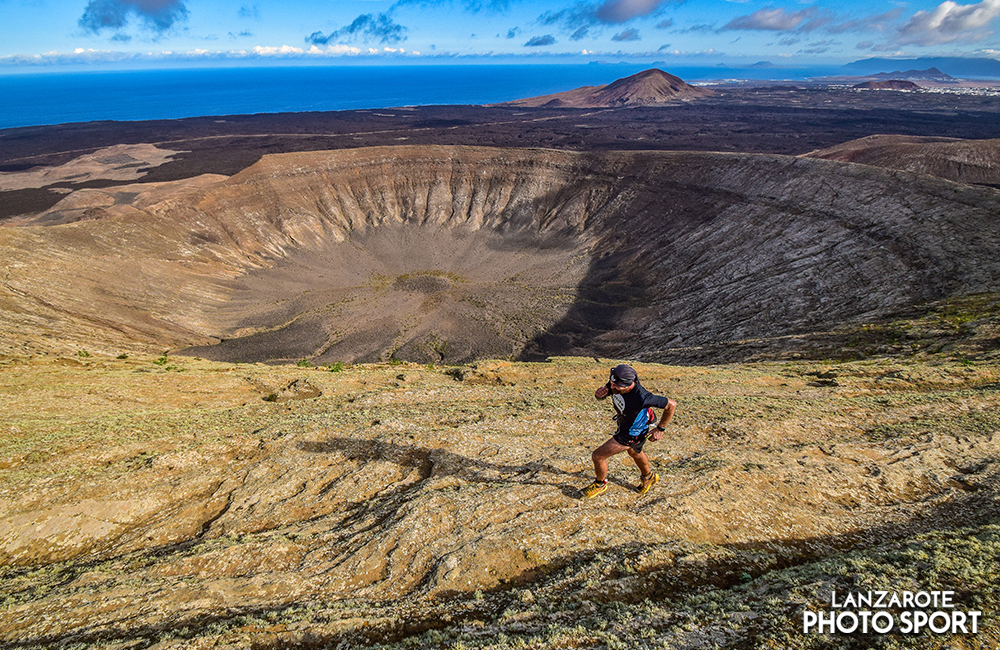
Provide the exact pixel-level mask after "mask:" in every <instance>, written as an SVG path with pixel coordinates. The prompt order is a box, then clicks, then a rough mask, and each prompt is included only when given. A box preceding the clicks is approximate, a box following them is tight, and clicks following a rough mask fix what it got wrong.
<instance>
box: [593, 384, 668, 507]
mask: <svg viewBox="0 0 1000 650" xmlns="http://www.w3.org/2000/svg"><path fill="white" fill-rule="evenodd" d="M608 395H611V403H612V405H613V406H614V407H615V413H616V415H615V420H617V421H618V431H617V432H616V433H615V435H614V436H613V437H612V438H611V439H610V440H608V441H607V442H605V443H604V444H603V445H601V446H600V447H598V448H597V449H595V450H594V453H593V454H591V456H590V457H591V459H592V460H593V461H594V473H595V474H596V475H597V476H596V480H595V481H594V482H593V483H591V484H590V485H588V486H587V487H586V488H584V489H583V496H584V497H586V498H588V499H589V498H592V497H596V496H597V495H598V494H601V493H603V492H604V491H605V490H607V489H608V459H609V458H611V457H612V456H614V455H615V454H620V453H622V452H623V451H627V452H628V455H629V456H631V457H632V460H634V461H635V464H636V465H638V466H639V471H640V472H641V477H640V483H639V494H646V493H647V492H649V489H650V488H651V487H653V486H654V485H656V482H657V481H658V480H660V477H659V475H658V474H656V473H655V472H654V471H653V468H652V467H651V466H650V464H649V458H647V457H646V452H644V451H643V450H642V446H643V445H644V444H645V443H646V440H647V438H648V439H649V440H653V441H654V442H655V441H656V440H659V439H660V438H662V437H663V429H664V427H666V426H667V424H669V422H670V420H671V418H673V417H674V411H676V410H677V402H675V401H674V400H672V399H668V398H666V397H661V396H660V395H654V394H653V393H650V392H649V391H648V390H646V389H645V388H643V387H642V385H641V384H640V383H639V376H638V375H637V374H636V372H635V369H634V368H632V366H627V365H625V364H621V365H617V366H615V367H614V368H612V369H611V378H610V379H609V380H608V383H607V384H605V385H604V386H601V387H600V388H598V389H597V390H596V391H595V392H594V397H596V398H597V399H604V398H606V397H607V396H608ZM653 408H661V409H663V414H662V415H660V421H659V422H658V423H657V425H656V427H654V428H653V429H650V428H649V425H650V424H652V423H653V422H655V421H656V414H655V413H654V412H653ZM650 434H651V435H650Z"/></svg>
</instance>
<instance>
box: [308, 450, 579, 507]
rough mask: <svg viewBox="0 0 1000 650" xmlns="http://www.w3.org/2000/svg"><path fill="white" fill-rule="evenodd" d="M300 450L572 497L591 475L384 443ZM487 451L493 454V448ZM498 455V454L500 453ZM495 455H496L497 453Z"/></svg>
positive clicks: (541, 464)
mask: <svg viewBox="0 0 1000 650" xmlns="http://www.w3.org/2000/svg"><path fill="white" fill-rule="evenodd" d="M298 447H299V449H301V450H302V451H306V452H309V453H314V454H340V455H342V456H343V457H344V458H345V459H347V460H352V461H356V462H359V463H371V462H375V461H388V462H391V463H395V464H397V465H399V466H400V467H405V468H410V469H416V470H417V471H418V474H419V476H420V478H421V480H422V479H427V478H431V477H433V476H457V477H459V478H461V479H463V480H465V481H469V482H472V483H495V482H501V481H503V482H514V483H521V484H523V485H551V486H555V487H558V488H559V490H560V491H561V492H562V493H563V494H564V495H566V496H568V497H574V498H575V497H579V496H580V489H581V486H582V485H585V483H583V482H585V481H586V480H587V478H588V477H589V474H588V473H587V472H583V471H580V472H569V471H566V470H564V469H560V468H558V467H555V466H553V465H551V464H549V463H544V462H542V461H531V462H527V463H523V464H520V465H513V464H511V465H507V464H503V463H494V462H490V461H487V460H482V459H479V458H469V457H467V456H462V455H460V454H456V453H454V452H451V451H447V450H445V449H427V448H424V447H418V446H416V445H402V444H396V443H392V442H385V441H382V440H362V439H356V438H328V439H326V440H321V441H302V442H299V443H298ZM484 451H492V450H490V449H489V448H486V449H484ZM497 451H498V450H497ZM494 453H495V452H494ZM545 475H552V477H561V478H569V477H573V478H574V479H576V481H577V482H576V483H573V484H570V483H561V482H560V483H557V482H553V481H552V480H546V479H545V478H544V477H545Z"/></svg>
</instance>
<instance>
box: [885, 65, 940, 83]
mask: <svg viewBox="0 0 1000 650" xmlns="http://www.w3.org/2000/svg"><path fill="white" fill-rule="evenodd" d="M869 76H871V77H874V78H875V79H878V80H881V81H898V80H904V79H905V80H907V81H944V82H948V81H954V80H955V77H953V76H951V75H950V74H945V73H944V72H941V71H940V70H938V69H937V68H927V69H926V70H907V71H906V72H900V71H899V70H896V71H894V72H880V73H878V74H873V75H869Z"/></svg>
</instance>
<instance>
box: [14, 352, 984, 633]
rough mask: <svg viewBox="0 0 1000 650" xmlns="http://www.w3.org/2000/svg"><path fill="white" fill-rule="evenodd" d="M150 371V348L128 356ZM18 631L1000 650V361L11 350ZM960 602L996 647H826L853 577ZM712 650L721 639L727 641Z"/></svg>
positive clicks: (870, 585)
mask: <svg viewBox="0 0 1000 650" xmlns="http://www.w3.org/2000/svg"><path fill="white" fill-rule="evenodd" d="M122 356H125V355H122ZM2 363H3V370H2V372H0V394H3V396H4V399H3V400H2V405H0V411H2V418H0V419H2V421H3V422H4V425H3V426H4V429H5V430H4V434H5V435H4V437H3V441H2V442H0V476H2V479H0V485H2V488H0V558H2V559H0V564H2V565H3V567H4V568H3V569H2V578H3V579H2V582H0V584H2V587H0V599H2V600H0V603H2V605H0V606H2V611H3V615H2V617H0V620H2V623H0V643H2V644H3V645H4V646H5V647H11V648H14V647H18V648H29V647H30V648H35V647H66V648H70V647H72V648H81V647H114V648H147V647H155V648H196V647H232V648H243V647H259V648H271V647H273V648H279V647H281V648H284V647H293V646H296V645H297V646H299V647H347V648H352V647H394V648H395V647H399V648H403V647H441V648H474V647H484V648H485V647H489V648H517V647H545V648H549V647H553V648H555V647H563V648H569V647H575V648H613V647H644V648H660V647H663V648H704V647H728V648H761V647H773V648H792V647H801V648H832V647H856V648H861V647H864V648H869V647H941V648H944V647H953V648H992V647H996V644H997V642H998V641H1000V629H998V627H997V621H996V612H997V604H998V602H1000V591H998V590H997V587H996V583H995V575H996V572H997V570H998V569H1000V567H998V566H997V558H998V557H1000V552H998V551H1000V504H998V502H997V488H998V478H1000V465H998V462H1000V461H998V458H1000V456H998V452H1000V438H998V437H997V433H998V431H1000V417H998V415H997V413H998V406H1000V392H998V387H1000V360H998V357H997V354H996V352H995V349H994V351H992V352H983V351H982V350H981V349H978V348H976V347H975V346H970V347H965V348H962V349H960V350H955V351H953V353H952V354H948V355H942V354H934V355H929V354H924V355H917V356H911V357H909V358H891V357H874V358H870V359H868V360H864V361H855V362H832V361H830V362H784V363H763V364H756V365H731V366H725V365H722V366H712V367H679V366H662V365H655V364H638V365H637V368H638V369H639V372H640V376H641V377H642V379H643V381H644V384H645V385H646V386H647V387H649V388H651V389H653V390H655V391H657V392H661V393H663V394H667V395H669V396H671V397H673V398H674V399H676V400H677V402H678V404H679V409H678V412H677V416H676V418H675V421H674V423H673V424H672V425H671V426H670V428H669V430H668V434H667V436H666V438H665V440H664V441H662V442H660V443H655V444H653V443H651V444H650V445H649V452H650V456H651V459H652V462H653V464H654V466H655V467H656V469H657V471H658V472H659V474H660V477H661V481H660V483H659V485H658V486H656V488H654V490H653V491H652V492H650V493H649V494H648V495H646V496H641V497H640V496H638V495H637V494H636V492H635V486H636V484H637V479H638V472H637V470H636V468H635V466H634V465H632V464H631V462H630V461H627V460H624V461H623V460H620V459H618V458H616V459H614V462H613V463H612V469H611V483H612V489H611V490H610V491H609V492H608V493H606V494H605V495H603V496H601V497H598V498H597V499H594V500H581V498H580V495H579V490H580V488H582V487H584V486H585V485H586V484H587V483H588V482H589V480H590V478H591V476H592V468H591V465H590V461H589V453H590V450H591V449H592V448H593V447H595V446H596V445H597V444H599V443H600V442H602V441H603V440H604V439H605V437H606V435H607V434H608V432H609V430H610V428H611V425H612V423H611V421H610V411H609V409H608V408H607V405H606V404H603V403H599V402H596V401H595V400H594V399H593V397H592V391H593V389H594V387H595V386H597V385H599V384H600V383H602V382H603V381H604V379H605V377H606V373H607V368H608V367H609V366H611V365H613V363H614V361H612V360H600V361H598V360H595V359H589V358H559V359H553V360H551V361H550V362H548V363H513V362H508V361H481V362H478V363H476V364H473V365H466V366H450V367H434V366H418V365H414V364H406V363H399V362H396V363H383V364H367V365H355V366H344V365H342V364H337V365H330V366H326V367H308V366H307V364H300V365H286V366H265V365H262V364H222V363H215V362H209V361H202V360H196V359H190V358H177V357H174V356H171V355H163V356H159V357H149V356H132V357H127V358H117V359H116V358H114V357H111V356H98V355H92V354H90V353H89V352H87V351H85V350H81V351H80V352H79V353H78V354H77V355H75V356H73V357H62V358H55V357H34V358H28V357H20V358H16V357H8V358H6V359H4V360H3V362H2ZM867 589H884V590H890V591H904V590H912V591H918V590H924V589H939V590H953V591H955V592H956V594H957V596H956V603H957V604H958V606H959V608H960V609H962V610H979V611H983V612H984V620H983V624H982V626H981V627H980V629H979V631H978V633H977V634H968V635H963V634H957V635H934V634H920V635H900V634H889V635H873V634H869V635H860V636H859V635H857V634H855V635H816V634H803V633H802V612H803V611H804V610H807V609H814V610H815V609H819V610H825V609H828V608H829V607H828V606H829V603H830V594H831V592H832V591H837V592H841V593H843V592H848V591H863V590H867ZM713 644H714V645H713Z"/></svg>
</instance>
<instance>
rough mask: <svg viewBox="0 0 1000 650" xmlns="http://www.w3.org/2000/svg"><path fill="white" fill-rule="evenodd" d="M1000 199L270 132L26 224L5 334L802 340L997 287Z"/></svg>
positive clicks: (232, 345)
mask: <svg viewBox="0 0 1000 650" xmlns="http://www.w3.org/2000/svg"><path fill="white" fill-rule="evenodd" d="M996 214H1000V196H998V195H997V192H996V191H995V190H994V189H991V188H986V187H976V186H971V185H964V184H958V183H953V182H949V181H946V180H939V179H935V178H929V177H926V176H919V175H916V174H910V173H905V172H900V171H896V170H890V169H883V168H878V167H872V166H868V165H856V164H847V163H843V162H838V161H828V160H819V159H812V158H805V157H790V156H781V155H764V154H723V153H692V152H605V153H575V152H566V151H554V150H542V149H509V148H507V149H504V148H476V147H462V146H399V147H372V148H364V149H354V150H340V151H323V152H310V153H297V154H280V155H269V156H265V157H264V158H262V159H261V160H260V161H259V162H258V163H256V164H254V165H252V166H251V167H249V168H247V169H246V170H244V171H243V172H240V173H238V174H236V175H234V176H232V177H223V176H202V177H196V178H192V179H187V180H182V181H174V182H166V183H145V184H143V183H138V184H134V185H126V186H117V187H113V188H108V189H85V190H79V191H76V192H73V193H72V194H69V195H68V196H67V197H66V198H65V199H63V200H62V201H61V202H60V203H58V204H57V205H56V206H55V207H54V208H52V209H51V210H49V211H46V212H44V213H41V214H38V215H35V216H33V217H31V218H30V219H23V220H21V221H20V222H17V223H13V222H11V223H8V227H5V228H3V229H0V247H2V249H3V252H4V255H5V257H6V259H8V260H10V264H9V266H8V269H7V275H6V278H5V282H4V284H3V289H2V291H3V294H4V295H0V299H2V300H3V301H4V302H5V304H6V305H7V306H8V308H7V309H5V310H3V312H2V316H0V317H2V318H3V319H4V320H5V321H7V322H5V323H2V325H3V329H4V331H6V332H8V333H13V334H15V336H14V337H13V338H12V339H8V346H9V347H10V346H13V347H16V346H18V345H20V346H21V347H22V348H23V349H14V350H4V352H15V353H25V352H32V351H43V352H44V351H49V352H51V351H53V349H54V348H55V347H58V346H63V347H66V346H69V349H67V350H55V351H62V352H66V351H71V350H72V349H75V348H77V347H78V346H87V347H90V348H96V349H98V350H101V351H108V352H112V351H114V349H130V347H131V348H135V347H141V348H144V349H163V348H169V349H172V350H183V351H184V352H185V353H186V354H189V355H193V356H200V357H204V358H210V359H215V360H223V361H247V362H250V361H255V362H256V361H263V362H287V361H290V360H291V361H298V360H302V359H306V360H309V361H310V362H311V363H314V364H317V365H318V364H329V363H335V362H338V361H340V362H365V361H377V360H386V359H391V358H396V359H401V360H408V361H415V362H421V363H439V362H440V363H459V362H466V361H469V360H472V359H475V358H484V357H493V358H497V357H499V358H520V359H524V360H535V359H544V358H546V357H547V356H551V355H565V354H572V355H589V356H605V357H631V358H637V359H642V360H647V361H658V362H671V361H673V362H677V361H690V360H694V361H699V360H702V361H703V360H707V359H713V358H719V356H720V355H722V356H725V355H729V356H730V357H732V356H735V357H737V358H740V357H741V356H742V357H743V358H746V357H748V356H751V355H761V354H765V355H766V354H771V353H775V354H777V353H781V354H790V353H792V352H793V351H794V350H795V349H797V348H799V347H802V345H804V344H803V342H802V340H801V337H802V336H803V335H805V334H808V333H811V332H823V331H827V330H830V329H833V328H836V327H841V326H843V325H844V324H845V323H846V324H851V323H854V324H861V323H865V322H871V321H877V320H880V319H885V318H889V317H891V316H893V315H895V314H899V313H902V312H905V311H906V310H908V309H912V307H913V306H914V305H917V304H922V303H926V302H929V301H933V300H938V299H942V298H946V297H949V296H954V295H964V294H971V293H976V292H986V291H990V290H992V287H995V286H996V284H997V281H998V279H1000V235H998V234H997V231H996V229H995V228H994V227H993V225H995V220H996ZM56 224H61V225H59V227H54V226H55V225H56ZM886 278H891V279H892V281H890V282H886ZM14 341H17V342H16V343H15V342H14Z"/></svg>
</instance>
